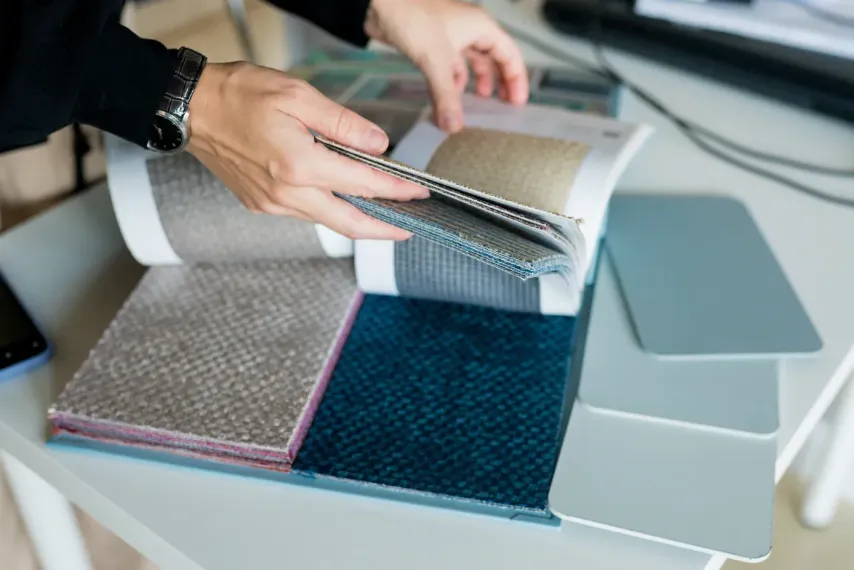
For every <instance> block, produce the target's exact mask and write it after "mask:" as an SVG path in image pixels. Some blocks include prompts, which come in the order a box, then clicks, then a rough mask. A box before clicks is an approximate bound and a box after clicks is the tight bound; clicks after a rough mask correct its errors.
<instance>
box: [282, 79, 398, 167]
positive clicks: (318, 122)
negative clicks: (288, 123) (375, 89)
mask: <svg viewBox="0 0 854 570" xmlns="http://www.w3.org/2000/svg"><path fill="white" fill-rule="evenodd" d="M299 91H301V92H300V93H299V94H298V95H297V97H295V98H294V99H295V101H294V102H295V105H294V108H293V109H292V110H289V113H288V114H290V115H292V116H293V117H294V118H295V119H297V120H299V121H300V122H301V123H302V124H304V125H305V126H306V127H308V128H309V129H311V130H313V131H316V132H318V133H320V134H321V135H323V136H325V137H326V138H328V139H331V140H334V141H336V142H339V143H341V144H343V145H347V146H349V147H352V148H356V149H358V150H361V151H363V152H368V153H371V154H382V153H383V152H385V150H386V148H388V135H386V133H385V132H384V131H383V130H382V129H381V128H379V127H378V126H377V125H375V124H374V123H372V122H371V121H369V120H367V119H365V118H364V117H362V116H360V115H358V114H356V113H354V112H353V111H351V110H350V109H348V108H346V107H344V106H343V105H340V104H338V103H336V102H335V101H332V100H331V99H329V98H327V97H325V96H324V95H322V94H321V93H320V92H319V91H317V90H316V89H314V88H313V87H311V86H307V85H306V86H303V87H301V88H300V89H299Z"/></svg>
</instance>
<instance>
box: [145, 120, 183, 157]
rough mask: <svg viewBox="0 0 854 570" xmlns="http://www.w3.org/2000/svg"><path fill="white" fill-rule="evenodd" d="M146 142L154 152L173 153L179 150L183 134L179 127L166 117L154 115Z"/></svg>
mask: <svg viewBox="0 0 854 570" xmlns="http://www.w3.org/2000/svg"><path fill="white" fill-rule="evenodd" d="M148 141H149V144H150V145H151V148H153V149H154V150H159V151H162V152H169V151H175V150H178V149H180V148H181V145H182V144H183V143H184V132H183V131H182V130H181V127H179V126H178V125H177V124H176V123H174V122H173V121H171V120H170V119H168V118H167V117H163V116H161V115H155V116H154V122H153V123H152V124H151V132H150V133H149V136H148Z"/></svg>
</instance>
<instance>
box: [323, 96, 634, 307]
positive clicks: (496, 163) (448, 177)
mask: <svg viewBox="0 0 854 570" xmlns="http://www.w3.org/2000/svg"><path fill="white" fill-rule="evenodd" d="M464 113H465V126H464V128H463V129H462V130H461V131H460V132H457V133H454V134H447V133H445V132H443V131H441V130H439V129H438V128H437V127H436V126H434V125H433V124H432V123H431V122H429V121H428V120H426V119H425V120H422V121H420V122H419V123H418V124H416V125H415V127H414V128H413V129H412V130H411V131H410V133H409V134H408V135H407V136H406V137H404V138H403V139H402V140H401V141H400V142H399V143H398V144H397V145H396V147H395V149H394V152H393V153H392V155H391V157H390V158H385V157H375V156H370V155H367V154H365V153H361V152H359V151H356V150H354V149H351V148H347V147H345V146H343V145H340V144H338V143H336V142H334V141H330V140H328V139H326V138H324V137H321V136H318V137H317V140H318V141H319V142H321V143H322V144H324V145H326V146H327V147H328V148H330V149H332V150H334V151H336V152H338V153H341V154H342V155H344V156H347V157H349V158H352V159H353V160H357V161H360V162H363V163H365V164H368V165H370V166H371V167H373V168H376V169H378V170H381V171H383V172H387V173H389V174H392V175H394V176H397V177H399V178H403V179H406V180H410V181H412V182H415V183H417V184H419V185H422V186H425V187H427V188H429V189H430V192H431V196H430V198H427V199H425V200H413V201H409V202H396V201H393V200H383V199H365V198H359V197H351V196H346V195H339V196H340V197H341V198H343V199H345V200H347V201H349V202H350V203H352V204H354V205H355V206H357V207H358V208H359V209H361V210H363V211H364V212H366V213H368V214H369V215H371V216H373V217H376V218H378V219H380V220H383V221H385V222H388V223H390V224H392V225H395V226H398V227H400V228H403V229H405V230H407V231H410V232H412V233H413V234H415V235H416V236H419V237H421V238H424V240H427V241H430V242H432V244H434V245H432V246H425V247H437V246H439V247H443V248H447V249H448V250H450V251H453V252H456V253H459V254H462V255H465V256H467V257H469V258H471V259H473V260H474V261H475V262H477V264H479V265H482V266H483V271H488V270H487V269H486V268H494V269H498V270H501V271H503V272H505V273H507V274H509V275H512V276H514V277H516V278H518V279H519V280H520V282H519V283H516V284H515V286H516V287H517V288H523V289H524V288H532V287H536V288H537V289H538V295H537V296H538V297H539V299H540V301H541V304H540V311H541V312H542V313H545V314H562V315H572V314H575V313H576V312H577V311H578V308H579V306H580V302H581V294H582V292H583V289H584V284H585V281H586V277H587V272H588V269H589V268H590V266H591V264H592V261H593V259H594V257H595V253H596V250H597V247H598V241H599V238H600V235H601V232H602V230H603V225H604V221H605V214H606V210H607V205H608V201H609V199H610V197H611V194H612V192H613V189H614V185H615V184H616V182H617V179H618V178H619V176H620V175H621V174H622V172H623V170H624V169H625V167H626V166H627V165H628V163H629V162H630V160H631V158H632V157H633V156H634V154H635V153H636V152H637V151H638V149H639V148H640V147H641V145H642V144H643V142H644V140H645V139H646V138H647V137H648V135H649V134H650V130H649V128H648V127H646V126H644V125H633V124H627V123H623V122H620V121H617V120H614V119H610V118H604V117H595V116H593V115H582V114H577V113H570V112H567V111H562V110H558V109H554V108H549V107H545V106H540V105H527V106H524V107H513V106H510V105H506V104H503V103H500V102H498V101H496V100H494V99H481V98H477V97H474V96H468V97H466V98H465V99H464ZM416 243H418V242H416ZM408 247H409V246H408V245H401V244H396V245H393V244H391V243H389V242H373V241H366V242H360V243H359V244H357V245H356V248H357V254H356V259H357V271H358V273H359V275H360V283H362V284H363V286H364V290H365V291H366V292H370V293H392V294H394V293H398V291H397V290H396V285H397V284H396V283H393V282H392V280H391V279H390V275H388V271H386V270H384V268H383V267H382V265H381V264H383V263H384V261H385V260H387V259H389V257H394V256H395V255H398V254H401V253H403V250H405V249H408ZM392 248H394V252H391V251H390V250H391V249H392ZM437 255H443V254H437ZM444 255H445V256H449V255H452V254H451V253H450V252H447V253H445V254H444ZM436 269H437V270H441V268H438V267H437V268H436ZM362 276H364V277H362ZM535 278H539V282H535V283H531V284H525V283H524V282H525V281H528V280H531V279H535ZM535 281H536V279H535ZM455 294H459V292H457V293H455ZM443 300H452V299H443ZM475 302H477V301H475ZM508 308H509V307H508Z"/></svg>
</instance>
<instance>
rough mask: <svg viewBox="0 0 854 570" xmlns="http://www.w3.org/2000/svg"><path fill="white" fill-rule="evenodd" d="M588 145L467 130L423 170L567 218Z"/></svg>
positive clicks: (445, 143) (450, 138)
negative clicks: (568, 201) (573, 187)
mask: <svg viewBox="0 0 854 570" xmlns="http://www.w3.org/2000/svg"><path fill="white" fill-rule="evenodd" d="M588 150H589V147H588V146H587V145H584V144H581V143H577V142H571V141H563V140H558V139H550V138H546V137H537V136H533V135H526V134H521V133H508V132H504V131H494V130H490V129H479V128H473V127H467V128H465V129H463V130H462V131H460V132H458V133H454V134H452V135H449V136H448V137H447V138H446V139H445V140H444V141H442V144H440V145H439V147H438V148H437V149H436V151H435V152H434V153H433V156H432V157H431V158H430V162H429V163H428V164H427V168H426V169H425V170H426V171H427V172H429V173H430V174H434V175H436V176H441V177H442V178H446V179H448V180H453V181H454V182H456V183H458V184H463V185H465V186H469V187H471V188H479V189H481V190H483V191H485V192H489V193H490V194H494V195H496V196H500V197H502V198H506V199H507V200H512V201H513V202H516V203H519V204H525V205H527V206H533V207H535V208H539V209H541V210H545V211H547V212H553V213H556V214H563V213H564V209H565V207H566V201H567V199H568V198H569V191H570V189H571V188H572V183H573V181H574V180H575V175H576V173H577V172H578V169H579V168H580V167H581V163H582V162H583V161H584V157H585V156H586V155H587V152H588Z"/></svg>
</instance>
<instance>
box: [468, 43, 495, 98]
mask: <svg viewBox="0 0 854 570" xmlns="http://www.w3.org/2000/svg"><path fill="white" fill-rule="evenodd" d="M466 57H467V58H468V61H469V65H470V66H471V69H472V72H473V73H474V77H475V83H474V89H475V93H477V94H478V95H480V96H481V97H490V96H491V95H492V92H493V90H494V89H495V68H494V65H493V63H492V58H491V57H489V55H486V54H483V53H480V52H478V51H475V50H468V51H467V53H466Z"/></svg>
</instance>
